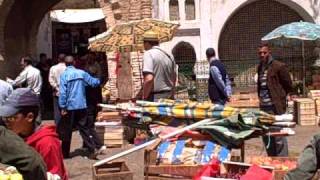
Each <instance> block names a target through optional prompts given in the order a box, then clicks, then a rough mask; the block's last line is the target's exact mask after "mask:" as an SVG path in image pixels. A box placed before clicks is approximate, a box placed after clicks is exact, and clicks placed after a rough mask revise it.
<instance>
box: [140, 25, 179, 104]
mask: <svg viewBox="0 0 320 180" xmlns="http://www.w3.org/2000/svg"><path fill="white" fill-rule="evenodd" d="M143 43H144V49H145V50H146V51H145V52H144V55H143V80H144V83H143V95H142V96H143V99H145V100H148V101H157V100H158V99H161V98H165V99H173V98H174V89H175V82H176V71H175V66H176V65H175V64H176V63H175V61H174V59H173V58H172V57H171V56H170V55H169V54H168V53H167V52H165V51H164V50H162V49H161V48H160V47H159V38H158V34H156V33H155V32H153V31H147V32H146V33H145V34H144V35H143Z"/></svg>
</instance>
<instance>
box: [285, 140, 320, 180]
mask: <svg viewBox="0 0 320 180" xmlns="http://www.w3.org/2000/svg"><path fill="white" fill-rule="evenodd" d="M319 160H320V134H316V135H314V136H313V137H312V139H311V141H310V143H309V144H308V145H307V146H306V147H305V148H304V150H303V152H302V153H301V155H300V157H299V161H298V166H297V168H296V169H294V170H291V171H289V172H288V174H287V175H286V176H285V178H284V179H285V180H296V179H298V180H309V179H312V177H313V176H314V175H315V174H316V173H317V170H318V169H320V161H319Z"/></svg>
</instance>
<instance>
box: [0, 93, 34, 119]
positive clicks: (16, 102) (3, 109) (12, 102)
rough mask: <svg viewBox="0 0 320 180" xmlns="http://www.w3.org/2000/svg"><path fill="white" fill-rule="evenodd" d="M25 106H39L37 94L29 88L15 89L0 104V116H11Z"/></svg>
mask: <svg viewBox="0 0 320 180" xmlns="http://www.w3.org/2000/svg"><path fill="white" fill-rule="evenodd" d="M27 106H39V98H38V96H37V95H36V94H35V93H34V92H33V91H32V90H31V89H30V88H19V89H16V90H14V91H13V92H12V94H11V95H10V96H9V97H8V98H7V100H6V101H5V102H4V103H3V105H2V106H0V117H9V116H12V115H14V114H16V113H17V112H18V111H19V110H21V109H22V108H23V107H27Z"/></svg>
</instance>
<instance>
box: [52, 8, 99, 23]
mask: <svg viewBox="0 0 320 180" xmlns="http://www.w3.org/2000/svg"><path fill="white" fill-rule="evenodd" d="M50 17H51V20H52V21H55V22H63V23H87V22H93V21H97V20H101V19H104V18H105V16H104V14H103V12H102V9H101V8H94V9H64V10H53V11H51V12H50Z"/></svg>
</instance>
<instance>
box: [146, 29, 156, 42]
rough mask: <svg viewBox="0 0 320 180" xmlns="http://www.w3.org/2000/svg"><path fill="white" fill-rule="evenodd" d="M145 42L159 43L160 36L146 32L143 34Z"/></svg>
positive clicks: (152, 32)
mask: <svg viewBox="0 0 320 180" xmlns="http://www.w3.org/2000/svg"><path fill="white" fill-rule="evenodd" d="M143 41H159V35H158V33H156V32H154V31H151V30H149V31H146V32H145V33H144V34H143Z"/></svg>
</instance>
